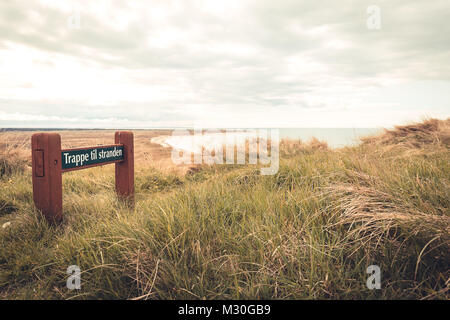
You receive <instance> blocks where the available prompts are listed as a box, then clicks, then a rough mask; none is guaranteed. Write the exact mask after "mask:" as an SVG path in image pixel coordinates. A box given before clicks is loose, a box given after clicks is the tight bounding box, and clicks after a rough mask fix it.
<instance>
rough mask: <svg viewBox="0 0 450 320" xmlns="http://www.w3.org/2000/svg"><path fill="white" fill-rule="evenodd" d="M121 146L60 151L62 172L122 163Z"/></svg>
mask: <svg viewBox="0 0 450 320" xmlns="http://www.w3.org/2000/svg"><path fill="white" fill-rule="evenodd" d="M123 159H124V152H123V145H112V146H102V147H90V148H78V149H68V150H62V151H61V165H62V171H63V172H66V171H72V170H80V169H85V168H90V167H95V166H99V165H105V164H110V163H115V162H118V161H122V160H123Z"/></svg>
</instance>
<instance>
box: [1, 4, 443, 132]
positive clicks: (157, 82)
mask: <svg viewBox="0 0 450 320" xmlns="http://www.w3.org/2000/svg"><path fill="white" fill-rule="evenodd" d="M371 5H376V6H377V7H376V8H375V9H374V8H373V7H370V6H371ZM377 8H379V9H380V12H379V15H378V13H377V10H376V9H377ZM378 16H379V17H380V19H379V20H378V19H377V17H378ZM449 17H450V1H448V0H435V1H429V0H422V1H411V0H395V1H391V0H389V1H350V0H340V1H336V0H333V1H318V0H314V1H313V0H311V1H306V0H303V1H301V0H277V1H274V0H270V1H269V0H267V1H266V0H226V1H224V0H221V1H212V0H211V1H206V0H201V1H200V0H192V1H189V0H188V1H186V0H183V1H181V0H180V1H172V0H162V1H156V0H149V1H130V0H127V1H119V0H114V1H106V0H105V1H102V0H96V1H92V0H91V1H88V0H84V1H83V0H81V1H80V0H78V1H63V0H58V1H54V0H45V1H44V0H40V1H11V0H1V2H0V127H107V128H124V127H129V128H146V127H175V126H177V127H178V126H187V127H193V126H195V127H380V126H384V127H389V126H392V125H394V124H401V123H406V122H408V121H416V120H417V121H420V120H421V119H423V118H424V117H438V118H447V117H449V116H450V112H449V111H450V40H449V39H450V20H449Z"/></svg>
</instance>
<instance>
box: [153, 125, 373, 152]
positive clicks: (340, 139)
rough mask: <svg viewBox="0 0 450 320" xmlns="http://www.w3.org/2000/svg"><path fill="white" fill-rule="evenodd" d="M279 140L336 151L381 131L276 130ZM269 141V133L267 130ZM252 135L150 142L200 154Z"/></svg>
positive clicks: (242, 133) (186, 136)
mask: <svg viewBox="0 0 450 320" xmlns="http://www.w3.org/2000/svg"><path fill="white" fill-rule="evenodd" d="M278 130H279V131H278V132H279V138H280V139H286V138H287V139H292V140H302V141H305V142H307V141H308V140H310V139H311V138H313V137H315V138H317V139H319V140H321V141H325V142H327V143H328V145H329V146H330V147H331V148H340V147H344V146H351V145H355V144H358V142H359V138H360V137H364V136H368V135H372V134H377V133H379V132H380V131H381V129H376V128H357V129H354V128H283V129H278ZM267 132H268V133H269V135H268V137H270V129H267ZM252 137H253V136H252V133H251V132H249V131H245V130H238V129H233V130H227V132H226V135H225V134H224V133H220V132H204V133H203V134H197V135H194V134H182V135H180V134H178V133H177V134H176V133H175V131H174V133H173V135H165V136H159V137H155V138H152V142H153V143H158V144H160V145H162V146H165V147H172V148H174V149H178V150H185V151H189V152H194V153H201V152H202V149H208V150H217V148H220V147H222V146H223V144H224V143H225V144H227V145H230V144H232V145H235V146H240V145H243V144H245V141H246V140H249V139H252Z"/></svg>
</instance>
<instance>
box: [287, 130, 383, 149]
mask: <svg viewBox="0 0 450 320" xmlns="http://www.w3.org/2000/svg"><path fill="white" fill-rule="evenodd" d="M279 130H280V138H281V139H283V138H289V139H300V140H302V141H308V140H310V139H311V138H313V137H315V138H317V139H319V140H321V141H325V142H327V143H328V145H329V146H330V147H332V148H341V147H345V146H351V145H356V144H358V143H359V138H361V137H365V136H370V135H373V134H378V133H380V132H382V131H383V129H379V128H286V129H279Z"/></svg>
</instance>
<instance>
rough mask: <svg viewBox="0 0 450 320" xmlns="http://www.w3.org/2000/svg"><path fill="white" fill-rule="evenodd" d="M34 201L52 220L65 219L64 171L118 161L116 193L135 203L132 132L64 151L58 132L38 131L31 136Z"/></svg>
mask: <svg viewBox="0 0 450 320" xmlns="http://www.w3.org/2000/svg"><path fill="white" fill-rule="evenodd" d="M31 147H32V153H31V154H32V156H31V157H32V175H33V178H32V179H33V200H34V203H35V205H36V207H37V208H38V209H39V210H41V212H42V213H43V214H44V216H45V218H46V219H47V220H48V221H49V222H52V223H53V222H59V221H61V220H62V217H63V216H62V173H63V172H68V171H74V170H81V169H87V168H92V167H96V166H102V165H106V164H112V163H115V165H116V193H117V195H118V197H119V198H120V199H121V200H124V201H126V202H127V203H128V204H130V205H133V204H134V139H133V133H132V132H128V131H118V132H116V133H115V144H114V145H108V146H99V147H87V148H77V149H66V150H61V137H60V135H59V134H57V133H36V134H33V136H32V137H31Z"/></svg>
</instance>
